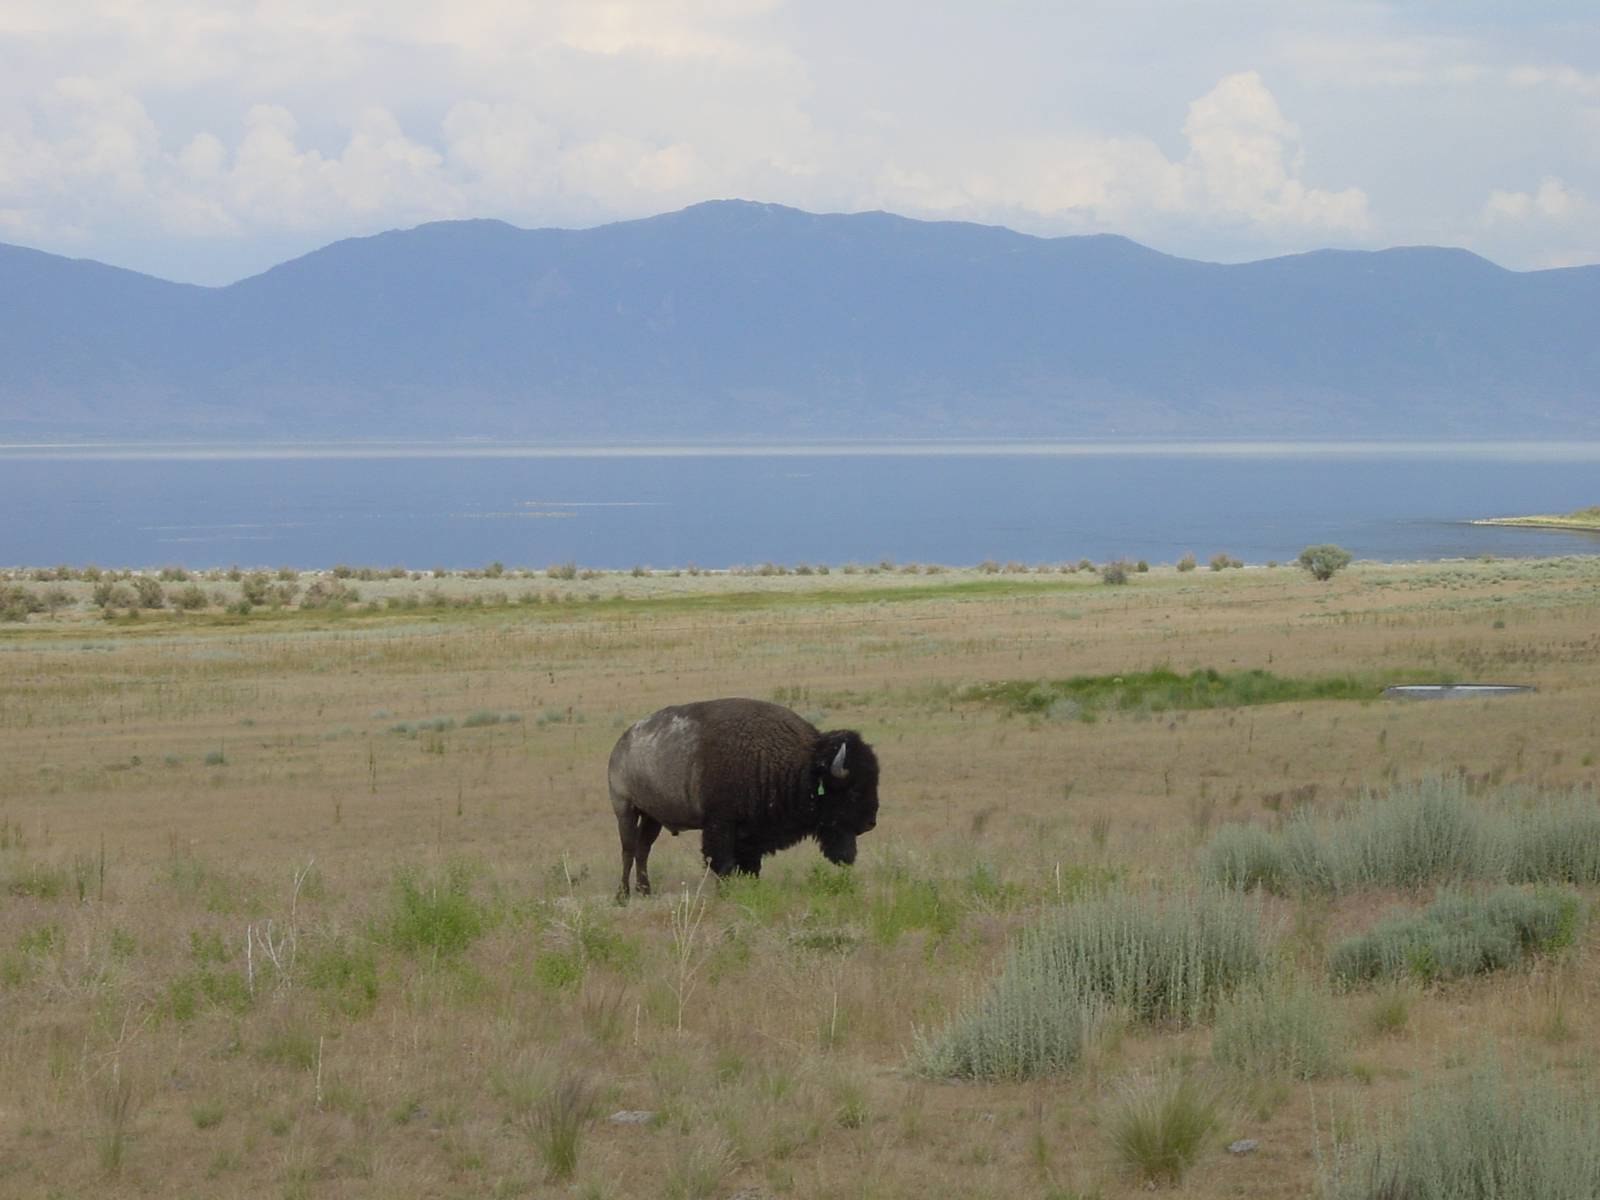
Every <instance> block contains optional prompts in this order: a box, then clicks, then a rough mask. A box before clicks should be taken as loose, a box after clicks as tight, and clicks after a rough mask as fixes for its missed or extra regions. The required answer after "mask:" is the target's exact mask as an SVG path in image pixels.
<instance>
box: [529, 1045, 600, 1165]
mask: <svg viewBox="0 0 1600 1200" xmlns="http://www.w3.org/2000/svg"><path fill="white" fill-rule="evenodd" d="M594 1109H595V1092H594V1088H593V1087H592V1086H591V1085H590V1083H589V1082H588V1080H586V1079H584V1078H583V1077H582V1076H581V1075H578V1074H575V1073H572V1072H569V1071H565V1070H563V1071H562V1072H561V1073H560V1074H558V1075H557V1076H556V1078H555V1080H554V1081H553V1082H552V1083H551V1084H550V1086H549V1088H548V1090H547V1091H546V1092H545V1093H544V1095H543V1097H542V1098H541V1099H540V1100H539V1101H538V1103H537V1104H536V1105H535V1107H534V1111H533V1133H534V1140H535V1142H536V1144H537V1145H538V1148H539V1157H541V1158H542V1159H544V1166H545V1170H546V1171H547V1172H548V1173H549V1175H550V1178H551V1180H553V1181H556V1182H560V1181H562V1180H565V1179H571V1178H572V1177H573V1175H574V1174H576V1172H577V1170H578V1151H579V1149H580V1148H581V1146H582V1143H583V1132H584V1130H585V1128H587V1126H588V1124H589V1121H590V1120H591V1119H592V1118H593V1117H594Z"/></svg>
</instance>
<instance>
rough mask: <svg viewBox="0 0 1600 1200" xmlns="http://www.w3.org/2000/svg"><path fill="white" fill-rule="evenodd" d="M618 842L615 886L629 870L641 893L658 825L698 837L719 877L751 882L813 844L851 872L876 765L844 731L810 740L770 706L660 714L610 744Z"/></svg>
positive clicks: (622, 891) (874, 804)
mask: <svg viewBox="0 0 1600 1200" xmlns="http://www.w3.org/2000/svg"><path fill="white" fill-rule="evenodd" d="M606 781H607V783H608V784H609V786H610V789H611V807H612V809H613V810H614V811H615V812H616V814H617V830H618V832H619V833H620V834H621V836H622V886H621V887H620V888H619V889H618V890H617V898H618V900H626V899H627V898H628V874H629V870H630V869H631V868H635V867H636V868H637V872H638V883H639V894H640V895H643V896H648V895H649V894H650V872H649V862H650V847H651V846H652V845H653V844H654V843H655V840H656V836H657V835H658V834H659V833H660V832H661V828H662V826H665V827H666V828H667V829H668V830H670V831H671V832H672V833H673V834H674V835H676V834H677V833H678V832H679V831H680V830H684V829H698V830H700V852H701V854H703V855H704V856H705V860H706V863H707V864H708V865H709V866H710V868H711V869H712V870H713V871H715V872H716V873H717V875H719V876H725V875H728V874H730V873H731V872H734V871H743V872H746V873H748V874H751V875H759V874H760V873H761V859H762V857H763V856H764V855H767V854H771V853H773V851H775V850H783V849H785V848H786V847H789V846H792V845H794V844H795V843H796V842H798V841H800V840H801V839H802V838H806V837H815V838H816V839H817V842H818V844H819V845H820V846H821V848H822V853H823V856H824V857H825V858H827V859H828V861H829V862H835V863H853V862H855V860H856V838H857V837H858V836H859V835H861V834H863V833H866V832H867V831H868V830H870V829H871V828H872V827H873V826H874V825H876V824H877V822H878V759H877V757H876V756H875V755H874V754H873V753H872V747H871V746H869V745H867V743H866V742H864V741H862V740H861V735H860V734H859V733H857V732H855V730H853V729H835V730H831V731H829V732H827V733H819V732H818V731H817V729H816V728H815V727H814V726H813V725H812V724H811V723H810V722H809V721H806V720H804V719H802V718H801V717H799V716H797V715H796V714H795V713H793V712H790V711H789V710H788V709H787V708H784V707H783V706H782V705H779V704H768V703H766V702H765V701H763V700H705V701H701V702H700V703H698V704H678V705H673V706H672V707H670V708H663V709H662V710H661V711H660V712H657V713H654V714H652V715H651V716H648V717H646V718H645V719H644V720H642V721H639V722H638V723H637V724H634V725H632V726H630V727H629V728H628V730H627V731H626V732H625V733H624V734H623V735H622V736H621V737H620V738H618V739H617V744H616V746H615V747H614V748H613V749H612V751H611V761H610V763H609V765H608V766H607V769H606Z"/></svg>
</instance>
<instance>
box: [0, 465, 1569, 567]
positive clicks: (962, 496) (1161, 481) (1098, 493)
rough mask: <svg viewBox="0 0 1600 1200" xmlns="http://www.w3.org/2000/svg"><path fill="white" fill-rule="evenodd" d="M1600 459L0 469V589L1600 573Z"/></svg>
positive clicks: (60, 467)
mask: <svg viewBox="0 0 1600 1200" xmlns="http://www.w3.org/2000/svg"><path fill="white" fill-rule="evenodd" d="M1597 503H1600V445H1597V444H1592V443H1580V444H1569V445H1545V444H1539V445H1536V444H1517V445H1485V444H1474V445H1434V446H1425V445H1409V446H1392V445H1391V446H1383V447H1378V446H1370V445H1344V446H1336V445H1327V444H1320V445H1259V444H1257V445H1247V444H1239V445H1216V444H1208V445H1193V444H1190V445H1165V446H1151V445H1139V446H1129V445H1124V446H1117V445H1106V444H1073V445H1039V444H1027V445H1011V446H952V445H897V446H866V447H862V446H852V447H843V446H817V447H787V448H769V449H760V448H749V447H719V448H711V449H707V448H692V447H691V448H665V449H663V448H656V449H633V450H625V449H616V448H612V449H581V448H565V449H557V450H551V449H540V448H536V447H513V446H499V445H487V444H477V443H467V444H455V445H450V446H398V445H370V444H369V445H340V446H320V447H313V446H292V447H267V448H248V449H247V448H238V447H232V448H230V447H193V446H189V447H151V446H143V447H116V446H100V447H84V446H64V447H18V446H9V447H5V446H0V505H3V506H4V512H5V514H6V520H5V522H4V526H3V528H0V565H42V564H54V563H58V562H66V563H71V564H75V565H78V564H83V563H88V562H94V563H98V564H100V565H102V566H159V565H166V564H182V565H184V566H189V567H212V566H226V565H229V564H233V563H237V564H239V565H241V566H277V565H284V564H289V565H294V566H299V567H307V568H312V567H328V566H332V565H334V564H335V563H341V562H343V563H350V564H352V565H373V566H388V565H392V564H404V565H406V566H408V567H411V568H413V569H425V568H429V567H433V566H445V567H452V568H460V567H475V566H482V565H484V564H486V563H488V562H491V561H493V560H497V559H498V560H500V561H502V562H504V563H505V564H507V565H508V566H514V567H515V566H532V567H543V566H545V565H547V564H550V563H554V562H564V561H567V560H574V561H576V562H578V563H579V564H581V565H585V566H595V567H609V568H619V567H629V566H632V565H634V564H647V565H652V566H657V567H665V566H682V565H687V564H689V563H697V564H699V565H700V566H704V567H727V566H733V565H739V564H750V565H754V564H759V563H762V562H767V561H771V562H777V563H789V564H793V563H798V562H802V561H805V562H827V563H833V564H840V563H844V562H849V561H859V562H869V561H870V562H876V561H878V560H880V559H883V558H890V559H893V560H895V561H897V562H913V561H915V562H938V563H944V564H953V565H961V564H970V563H976V562H979V561H981V560H983V559H986V558H993V559H996V560H1000V561H1005V560H1008V559H1020V560H1022V561H1024V562H1028V563H1038V562H1058V561H1062V560H1077V559H1079V558H1090V559H1093V560H1094V561H1096V562H1102V561H1105V560H1107V559H1111V558H1116V557H1123V556H1125V557H1128V558H1130V559H1139V558H1144V559H1148V560H1149V561H1151V562H1173V561H1175V560H1177V559H1178V558H1179V557H1181V556H1182V555H1183V554H1184V553H1185V552H1188V551H1192V552H1193V553H1194V554H1195V555H1196V556H1197V557H1199V559H1200V560H1201V562H1202V563H1203V562H1204V561H1205V560H1206V559H1207V558H1209V557H1210V556H1211V555H1212V554H1214V553H1217V552H1219V551H1222V552H1226V553H1228V554H1231V555H1233V556H1234V557H1237V558H1241V559H1243V560H1245V561H1246V562H1264V561H1267V560H1270V559H1278V560H1289V559H1292V558H1294V557H1295V555H1296V554H1298V553H1299V551H1300V549H1301V548H1302V547H1303V546H1305V545H1307V544H1309V543H1313V542H1336V543H1338V544H1340V545H1342V546H1344V547H1345V548H1346V549H1348V550H1350V551H1352V552H1353V553H1354V554H1355V555H1356V556H1357V557H1358V558H1373V559H1384V560H1414V559H1438V558H1453V557H1470V556H1476V555H1481V554H1494V555H1502V556H1542V555H1560V554H1574V553H1577V554H1593V553H1600V537H1597V536H1594V535H1586V534H1574V533H1562V532H1547V531H1539V530H1519V529H1503V528H1493V527H1484V526H1475V525H1472V524H1470V522H1471V521H1472V520H1473V519H1475V518H1480V517H1489V516H1501V515H1508V514H1519V513H1536V512H1568V511H1571V510H1572V509H1576V508H1582V507H1586V506H1588V505H1591V504H1597Z"/></svg>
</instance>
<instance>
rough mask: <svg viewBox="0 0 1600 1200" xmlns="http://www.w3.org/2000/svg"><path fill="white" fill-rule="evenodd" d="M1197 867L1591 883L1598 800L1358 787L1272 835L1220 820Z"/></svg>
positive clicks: (1446, 782) (1253, 874) (1328, 877)
mask: <svg viewBox="0 0 1600 1200" xmlns="http://www.w3.org/2000/svg"><path fill="white" fill-rule="evenodd" d="M1200 870H1201V874H1202V876H1203V877H1204V878H1207V879H1209V880H1212V881H1214V882H1217V883H1221V884H1224V885H1226V886H1232V887H1245V888H1250V887H1264V888H1266V889H1268V890H1269V891H1273V892H1278V893H1290V892H1301V891H1321V892H1336V893H1337V892H1348V891H1353V890H1356V889H1359V888H1382V887H1403V888H1422V887H1427V886H1431V885H1434V884H1440V883H1457V882H1465V881H1468V880H1484V881H1489V882H1496V881H1505V882H1511V883H1541V882H1548V883H1557V882H1560V883H1578V884H1593V883H1600V804H1597V803H1596V801H1595V797H1594V796H1593V794H1592V793H1589V792H1584V791H1573V792H1568V793H1563V794H1557V795H1553V796H1552V795H1540V794H1537V793H1534V794H1526V793H1522V792H1518V791H1508V792H1504V793H1501V794H1500V795H1498V796H1495V797H1491V798H1489V799H1486V800H1479V799H1476V798H1474V797H1472V796H1471V795H1469V794H1468V792H1467V789H1466V786H1465V784H1464V783H1463V782H1462V781H1461V780H1459V779H1437V778H1435V779H1425V780H1422V781H1420V782H1418V783H1412V784H1405V785H1402V786H1399V787H1396V788H1394V789H1392V790H1390V791H1389V792H1387V793H1382V794H1370V793H1369V794H1366V795H1363V796H1362V797H1361V798H1360V800H1358V801H1357V802H1356V803H1355V804H1353V805H1351V806H1350V807H1348V808H1346V809H1344V810H1342V811H1340V812H1337V813H1334V814H1332V815H1330V816H1326V817H1318V816H1316V815H1314V814H1312V813H1309V812H1299V813H1295V814H1293V815H1291V817H1290V818H1289V820H1288V821H1286V822H1285V824H1284V826H1283V828H1282V829H1281V830H1280V831H1278V832H1276V833H1268V832H1267V831H1265V830H1262V829H1260V828H1258V827H1254V826H1239V825H1230V826H1224V827H1223V828H1222V829H1221V830H1219V831H1218V832H1217V834H1216V836H1215V837H1213V838H1212V840H1211V842H1210V844H1209V845H1208V846H1207V847H1206V851H1205V853H1204V854H1203V855H1202V857H1201V863H1200Z"/></svg>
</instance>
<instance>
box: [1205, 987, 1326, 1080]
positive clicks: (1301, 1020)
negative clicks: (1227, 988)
mask: <svg viewBox="0 0 1600 1200" xmlns="http://www.w3.org/2000/svg"><path fill="white" fill-rule="evenodd" d="M1343 1040H1344V1038H1343V1030H1342V1028H1341V1025H1340V1022H1339V1017H1338V1012H1337V1010H1336V1009H1335V1006H1334V1003H1333V997H1332V996H1330V995H1329V994H1328V993H1327V992H1325V991H1323V990H1322V989H1320V988H1318V987H1316V986H1315V985H1314V984H1313V983H1311V982H1310V981H1309V980H1306V979H1294V980H1292V981H1287V982H1285V981H1277V982H1273V983H1268V984H1264V985H1260V986H1252V987H1247V988H1242V989H1240V991H1239V992H1237V993H1236V994H1235V995H1233V996H1231V997H1229V998H1228V999H1226V1000H1224V1001H1223V1002H1222V1005H1221V1007H1220V1008H1219V1009H1218V1010H1217V1023H1216V1029H1215V1031H1214V1032H1213V1034H1212V1038H1211V1056H1212V1057H1213V1058H1214V1059H1216V1060H1217V1062H1219V1063H1221V1064H1222V1065H1223V1066H1226V1067H1232V1068H1233V1069H1234V1070H1236V1071H1239V1072H1241V1073H1243V1074H1245V1075H1254V1076H1273V1075H1287V1076H1289V1077H1290V1078H1292V1079H1318V1078H1321V1077H1323V1076H1326V1075H1330V1074H1332V1073H1333V1072H1334V1071H1335V1070H1336V1069H1337V1068H1338V1064H1339V1058H1340V1051H1341V1049H1342V1043H1343Z"/></svg>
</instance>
